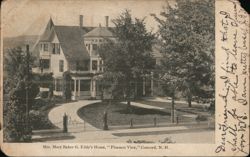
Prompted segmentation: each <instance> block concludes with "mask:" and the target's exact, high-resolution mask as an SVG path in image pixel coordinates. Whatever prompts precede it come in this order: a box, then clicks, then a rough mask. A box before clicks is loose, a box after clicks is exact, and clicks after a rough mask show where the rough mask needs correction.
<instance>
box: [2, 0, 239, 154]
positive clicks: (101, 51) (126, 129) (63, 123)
mask: <svg viewBox="0 0 250 157" xmlns="http://www.w3.org/2000/svg"><path fill="white" fill-rule="evenodd" d="M3 4H4V8H3V10H2V21H3V23H2V27H3V31H2V34H1V35H2V52H3V55H2V56H3V57H2V60H3V66H2V67H3V75H2V81H3V83H2V85H3V86H2V87H3V88H2V95H3V105H2V111H3V114H2V115H3V121H2V122H3V125H2V130H3V143H58V144H63V143H78V144H79V143H83V144H84V143H90V144H91V143H106V144H107V143H109V144H110V145H108V146H105V147H108V148H109V149H114V150H116V149H117V150H119V149H123V148H122V147H119V146H116V144H132V145H133V144H138V145H137V146H138V147H139V146H140V144H143V146H142V147H143V148H144V149H159V148H154V146H152V147H151V146H147V144H187V145H188V144H215V143H216V129H215V128H216V120H215V119H216V118H215V117H216V105H219V104H216V103H215V82H216V81H215V80H216V79H215V68H216V67H215V48H216V46H215V44H216V43H215V38H216V37H215V21H216V20H215V0H155V1H154V0H21V1H17V0H12V1H5V2H3ZM221 14H222V15H223V16H224V15H225V17H226V13H223V12H221ZM231 17H233V15H231ZM231 17H230V15H227V17H226V18H228V19H229V18H231ZM222 33H223V32H222ZM224 35H225V34H224ZM228 53H231V52H228ZM228 53H227V54H228ZM229 68H231V70H233V68H236V69H237V67H235V66H233V65H232V66H231V67H227V70H228V69H229ZM223 79H224V78H223ZM223 98H224V97H223ZM215 104H216V105H215ZM221 106H223V105H221ZM218 127H222V126H221V125H219V126H218ZM219 129H220V128H219ZM144 144H146V145H144ZM50 147H51V146H48V148H50ZM52 147H53V149H59V147H61V146H58V145H53V146H52ZM57 147H58V148H57ZM65 147H66V146H65ZM82 147H85V146H82ZM86 147H87V146H86ZM89 147H91V146H89ZM96 147H98V146H96ZM116 147H117V148H116ZM147 147H148V148H147ZM43 148H44V149H46V145H44V146H43ZM77 148H78V147H77ZM220 148H222V147H220ZM98 149H102V146H100V148H99V147H98ZM103 149H106V148H103ZM124 149H125V148H124ZM134 149H138V148H137V147H135V148H134ZM160 149H165V148H160ZM166 149H167V146H166Z"/></svg>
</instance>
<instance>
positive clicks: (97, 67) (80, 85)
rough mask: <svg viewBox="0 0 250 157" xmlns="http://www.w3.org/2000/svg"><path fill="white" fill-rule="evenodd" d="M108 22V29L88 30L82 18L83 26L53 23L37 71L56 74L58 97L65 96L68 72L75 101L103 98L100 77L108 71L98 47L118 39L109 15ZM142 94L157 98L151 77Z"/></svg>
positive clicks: (44, 38)
mask: <svg viewBox="0 0 250 157" xmlns="http://www.w3.org/2000/svg"><path fill="white" fill-rule="evenodd" d="M105 21H106V24H105V26H104V27H102V26H97V27H85V26H83V16H82V15H80V16H79V26H59V25H55V24H54V22H53V21H52V19H50V20H49V22H48V24H47V26H46V28H45V30H44V32H43V34H42V35H41V36H40V39H39V42H38V46H39V62H40V66H39V70H38V71H37V72H39V73H53V78H54V90H53V93H54V95H63V92H62V91H63V73H64V72H66V71H68V72H69V73H70V75H71V78H72V80H71V81H70V88H71V92H72V100H78V99H89V98H95V99H99V98H101V94H102V93H101V90H100V83H99V82H98V79H97V77H98V76H99V75H101V74H102V73H103V70H104V69H103V66H102V65H103V60H102V59H101V57H100V56H99V54H98V52H97V48H98V46H99V45H100V44H103V43H104V42H105V39H107V38H108V39H109V40H115V37H114V35H113V33H112V28H111V27H109V24H108V22H109V19H108V16H105ZM152 76H153V74H152ZM146 80H147V81H146ZM141 95H142V96H144V95H148V96H150V95H153V79H152V77H151V76H149V77H147V78H143V83H142V89H141Z"/></svg>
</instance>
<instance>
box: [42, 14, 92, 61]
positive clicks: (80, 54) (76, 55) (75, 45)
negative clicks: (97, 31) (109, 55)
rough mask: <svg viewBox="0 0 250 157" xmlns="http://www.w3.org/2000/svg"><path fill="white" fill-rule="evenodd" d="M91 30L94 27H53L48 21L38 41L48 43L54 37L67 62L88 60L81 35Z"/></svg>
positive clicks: (51, 22) (50, 21)
mask: <svg viewBox="0 0 250 157" xmlns="http://www.w3.org/2000/svg"><path fill="white" fill-rule="evenodd" d="M93 29H94V27H79V26H59V25H54V23H53V21H52V19H50V20H49V22H48V24H47V26H46V28H45V31H44V32H43V34H42V35H41V36H40V39H39V41H40V42H50V41H51V40H52V38H53V36H54V35H56V36H57V38H58V40H59V42H60V45H61V48H62V50H63V53H64V55H65V57H66V59H67V60H68V62H75V61H77V60H89V58H90V56H89V53H88V51H87V50H86V47H85V46H84V39H83V35H84V34H86V33H87V32H89V31H91V30H93Z"/></svg>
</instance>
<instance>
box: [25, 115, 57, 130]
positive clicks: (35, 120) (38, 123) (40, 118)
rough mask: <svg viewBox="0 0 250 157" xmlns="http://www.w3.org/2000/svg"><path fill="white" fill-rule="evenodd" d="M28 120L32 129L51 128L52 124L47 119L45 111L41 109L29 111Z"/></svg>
mask: <svg viewBox="0 0 250 157" xmlns="http://www.w3.org/2000/svg"><path fill="white" fill-rule="evenodd" d="M30 122H31V125H32V129H34V130H38V129H51V128H52V127H54V126H53V124H52V123H51V122H50V121H49V120H48V117H47V114H46V112H42V111H35V110H31V111H30Z"/></svg>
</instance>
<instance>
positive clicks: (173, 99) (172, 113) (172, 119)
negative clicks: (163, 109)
mask: <svg viewBox="0 0 250 157" xmlns="http://www.w3.org/2000/svg"><path fill="white" fill-rule="evenodd" d="M174 101H175V91H173V95H172V104H171V122H172V123H174V116H175V115H174V113H175V112H174V110H175V102H174Z"/></svg>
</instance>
